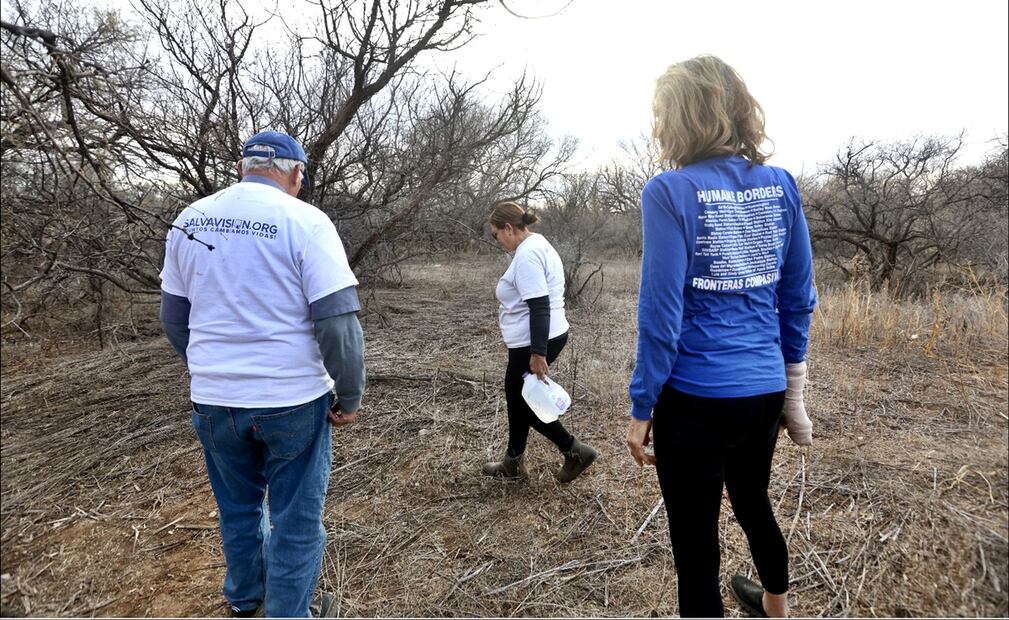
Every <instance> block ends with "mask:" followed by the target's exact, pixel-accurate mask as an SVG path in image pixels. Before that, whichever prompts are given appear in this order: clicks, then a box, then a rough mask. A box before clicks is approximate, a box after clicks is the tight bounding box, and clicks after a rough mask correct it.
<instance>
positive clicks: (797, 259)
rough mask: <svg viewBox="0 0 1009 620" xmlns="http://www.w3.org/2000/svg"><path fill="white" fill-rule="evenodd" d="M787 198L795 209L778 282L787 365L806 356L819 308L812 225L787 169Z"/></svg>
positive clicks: (791, 208)
mask: <svg viewBox="0 0 1009 620" xmlns="http://www.w3.org/2000/svg"><path fill="white" fill-rule="evenodd" d="M782 172H783V173H784V174H783V176H785V179H784V181H785V183H783V185H784V188H785V199H786V200H787V201H788V204H789V210H790V211H791V212H792V225H791V227H790V228H789V231H788V242H787V246H786V248H785V259H784V263H783V264H782V267H781V279H780V280H779V281H778V284H777V293H778V323H779V325H780V327H781V353H782V356H783V357H784V358H785V363H786V364H795V363H798V362H801V361H803V360H805V359H806V347H807V345H808V343H809V326H810V323H811V319H812V313H813V309H814V308H815V307H816V287H815V286H814V284H813V249H812V245H811V243H810V240H809V227H808V226H807V224H806V216H805V214H804V213H803V212H802V199H801V198H800V196H799V191H798V188H797V187H796V184H795V180H794V179H793V178H792V176H791V175H790V174H788V172H786V171H782Z"/></svg>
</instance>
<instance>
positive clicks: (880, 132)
mask: <svg viewBox="0 0 1009 620" xmlns="http://www.w3.org/2000/svg"><path fill="white" fill-rule="evenodd" d="M505 1H506V3H507V4H508V6H509V7H511V8H513V9H514V10H515V11H516V12H518V13H522V14H525V15H544V14H547V13H551V12H553V11H556V10H557V9H559V8H561V7H563V6H564V5H565V4H566V3H567V0H505ZM1007 6H1009V3H1007V2H1005V0H991V1H978V0H959V1H957V2H948V1H947V2H932V1H927V2H906V1H901V2H896V1H890V0H872V1H867V0H846V1H845V2H817V1H807V2H775V1H770V0H768V1H764V2H754V1H753V0H720V1H718V2H697V1H694V2H686V1H682V0H623V1H613V0H573V2H571V4H570V5H568V6H567V8H565V9H564V10H563V11H562V12H561V13H560V14H559V15H556V16H554V17H549V18H545V19H520V18H516V17H514V16H512V15H510V14H509V13H508V12H507V11H505V10H504V9H503V8H502V7H501V6H500V5H498V4H496V3H495V5H494V6H493V7H492V8H489V9H486V10H485V11H484V12H482V13H481V15H482V16H483V19H482V23H481V24H480V26H479V31H480V32H481V33H482V34H481V36H480V37H478V38H477V39H476V40H475V41H473V42H472V43H470V44H469V45H467V46H466V47H465V48H463V49H462V50H460V51H458V52H454V53H452V54H449V55H444V56H443V57H442V58H439V59H438V61H437V62H438V63H439V64H446V63H447V64H451V63H458V67H459V68H460V69H461V70H463V71H464V72H467V73H473V74H482V73H483V72H484V71H486V70H487V69H490V68H493V67H499V69H498V71H497V73H498V75H500V76H502V77H513V76H515V75H517V74H519V73H521V71H522V70H523V68H528V69H529V70H530V71H531V73H532V74H534V75H535V76H536V77H537V79H538V80H539V81H540V82H541V83H542V85H543V87H544V95H543V100H542V109H543V112H544V113H545V115H546V117H547V118H548V119H549V122H550V127H551V131H552V132H554V133H557V134H570V135H573V136H575V137H577V138H578V139H579V140H580V142H581V145H582V149H581V157H582V166H584V167H593V166H594V165H596V164H598V163H604V162H606V161H608V160H609V159H610V158H611V157H614V156H616V155H617V154H618V153H619V148H618V147H617V143H618V142H619V141H620V140H627V139H631V138H634V137H635V136H637V135H639V134H641V133H643V132H647V131H648V130H649V129H650V121H651V94H652V88H653V86H654V83H655V78H656V77H658V76H659V75H660V74H661V73H662V72H663V71H664V70H665V68H666V67H667V66H668V65H669V64H672V63H674V62H677V61H680V60H684V59H687V58H690V57H692V56H695V55H698V54H702V53H711V54H716V55H718V56H720V57H721V58H722V59H723V60H725V61H726V62H728V63H729V64H731V65H732V66H734V67H735V68H736V69H737V70H738V71H739V72H740V73H741V74H742V76H743V78H744V79H745V80H746V81H747V84H748V85H749V87H750V91H751V92H752V93H753V94H754V96H755V97H756V98H757V100H758V101H760V103H761V105H762V106H763V107H764V111H765V113H766V116H767V132H768V135H769V136H770V137H771V138H772V139H773V140H774V143H775V153H776V156H775V158H774V159H772V163H776V164H778V165H782V166H786V167H788V168H791V169H793V171H795V172H796V173H798V172H801V171H802V170H803V168H804V167H805V169H807V170H811V169H812V168H813V167H814V166H815V164H816V163H817V162H820V161H824V160H827V159H830V158H831V157H832V155H833V154H834V153H835V152H836V151H837V149H838V147H839V146H840V145H842V144H844V143H845V142H846V141H847V140H848V139H849V138H851V137H852V136H856V137H863V138H873V139H876V138H882V139H893V138H905V137H909V136H912V135H914V134H916V133H946V134H949V133H957V132H959V131H960V130H961V129H964V130H966V131H967V138H968V141H969V145H968V148H967V149H966V151H965V159H966V160H976V159H979V158H980V157H982V156H983V155H984V153H985V152H987V151H988V149H989V148H990V144H988V141H989V140H990V139H991V138H993V137H994V136H996V135H998V134H1002V133H1005V132H1006V130H1007V125H1009V121H1007V116H1009V96H1007V93H1009V79H1007V75H1009V61H1007V58H1009V31H1007V23H1009V14H1007Z"/></svg>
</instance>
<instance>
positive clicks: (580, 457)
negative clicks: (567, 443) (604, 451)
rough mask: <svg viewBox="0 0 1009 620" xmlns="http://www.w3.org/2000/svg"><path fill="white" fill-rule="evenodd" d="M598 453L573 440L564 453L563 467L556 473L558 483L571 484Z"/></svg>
mask: <svg viewBox="0 0 1009 620" xmlns="http://www.w3.org/2000/svg"><path fill="white" fill-rule="evenodd" d="M597 456H599V453H598V452H596V451H595V450H593V449H592V447H591V446H586V445H585V444H583V443H582V442H580V441H578V440H577V439H575V442H574V443H573V444H571V449H570V450H568V451H567V452H565V453H564V465H563V466H562V467H561V469H560V471H558V472H557V475H556V478H557V481H558V482H571V481H572V480H574V479H575V478H577V477H578V476H579V475H580V474H581V473H582V472H583V471H585V469H586V468H588V466H589V465H591V464H592V462H593V461H595V460H596V457H597Z"/></svg>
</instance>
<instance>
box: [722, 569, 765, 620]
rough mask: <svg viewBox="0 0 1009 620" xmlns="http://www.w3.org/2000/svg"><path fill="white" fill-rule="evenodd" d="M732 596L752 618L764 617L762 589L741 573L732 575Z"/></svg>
mask: <svg viewBox="0 0 1009 620" xmlns="http://www.w3.org/2000/svg"><path fill="white" fill-rule="evenodd" d="M731 585H732V587H731V588H730V589H731V590H732V596H734V597H736V601H737V602H738V603H739V606H740V607H742V608H743V611H745V612H746V613H748V614H750V616H751V617H753V618H766V617H767V612H765V611H764V589H763V588H761V587H760V586H758V585H757V584H755V583H753V582H752V581H750V580H749V579H747V578H746V577H743V576H742V575H734V576H733V577H732V582H731Z"/></svg>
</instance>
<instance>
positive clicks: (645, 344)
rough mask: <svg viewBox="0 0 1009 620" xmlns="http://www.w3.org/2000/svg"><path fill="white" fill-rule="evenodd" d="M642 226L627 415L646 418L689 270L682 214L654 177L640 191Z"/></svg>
mask: <svg viewBox="0 0 1009 620" xmlns="http://www.w3.org/2000/svg"><path fill="white" fill-rule="evenodd" d="M641 226H642V230H643V242H642V253H641V285H640V290H639V292H638V347H637V359H636V362H635V365H634V373H633V374H632V375H631V384H630V396H631V416H633V417H634V418H636V419H638V420H648V419H650V418H651V417H652V408H653V407H655V403H656V401H658V399H659V394H660V393H661V392H662V387H663V386H664V385H665V384H666V381H668V380H669V376H670V375H671V374H672V370H673V364H674V363H675V362H676V352H677V346H678V344H679V339H680V328H681V324H682V321H683V286H684V282H685V281H686V274H687V243H686V237H685V233H684V228H683V222H682V219H681V218H680V217H678V216H677V214H676V211H675V208H674V206H673V202H672V199H671V197H670V196H669V194H668V191H667V190H666V189H665V187H664V186H663V185H662V184H661V183H660V182H658V181H656V180H654V179H653V180H652V181H650V182H649V183H648V184H647V185H646V186H645V189H644V191H643V192H642V193H641Z"/></svg>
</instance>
